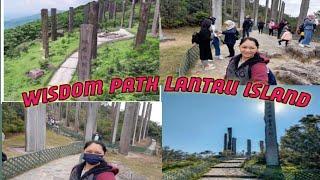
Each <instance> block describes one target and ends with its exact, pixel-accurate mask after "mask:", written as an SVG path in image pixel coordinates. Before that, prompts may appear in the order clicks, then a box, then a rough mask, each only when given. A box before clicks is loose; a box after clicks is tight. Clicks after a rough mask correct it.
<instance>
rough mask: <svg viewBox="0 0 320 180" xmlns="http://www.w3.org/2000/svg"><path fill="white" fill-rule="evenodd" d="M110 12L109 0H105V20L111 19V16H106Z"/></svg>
mask: <svg viewBox="0 0 320 180" xmlns="http://www.w3.org/2000/svg"><path fill="white" fill-rule="evenodd" d="M108 10H109V0H105V1H104V13H103V16H104V19H105V20H107V19H109V16H108V17H107V16H106V14H107V13H106V12H108Z"/></svg>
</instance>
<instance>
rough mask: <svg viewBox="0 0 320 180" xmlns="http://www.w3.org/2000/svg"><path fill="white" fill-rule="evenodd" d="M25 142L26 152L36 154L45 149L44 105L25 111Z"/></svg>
mask: <svg viewBox="0 0 320 180" xmlns="http://www.w3.org/2000/svg"><path fill="white" fill-rule="evenodd" d="M24 117H25V128H26V129H25V131H26V135H25V141H26V152H36V151H40V150H43V149H45V144H46V117H47V112H46V105H44V104H39V105H37V106H33V107H29V108H27V109H25V116H24Z"/></svg>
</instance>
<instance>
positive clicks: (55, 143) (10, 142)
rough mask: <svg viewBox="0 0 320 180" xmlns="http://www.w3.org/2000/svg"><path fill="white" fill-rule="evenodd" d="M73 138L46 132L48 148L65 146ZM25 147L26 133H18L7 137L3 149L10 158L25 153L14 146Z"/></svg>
mask: <svg viewBox="0 0 320 180" xmlns="http://www.w3.org/2000/svg"><path fill="white" fill-rule="evenodd" d="M72 142H73V140H72V139H70V138H68V137H65V136H61V135H58V134H56V133H54V132H53V131H50V130H47V134H46V148H53V147H59V146H65V145H68V144H70V143H72ZM24 147H25V134H17V135H12V136H9V137H7V138H6V139H5V141H4V143H3V144H2V150H3V151H4V152H5V153H6V154H7V156H8V158H10V157H15V156H19V155H23V152H19V151H15V150H13V148H19V149H20V148H24Z"/></svg>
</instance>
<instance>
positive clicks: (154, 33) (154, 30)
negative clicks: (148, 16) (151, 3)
mask: <svg viewBox="0 0 320 180" xmlns="http://www.w3.org/2000/svg"><path fill="white" fill-rule="evenodd" d="M159 12H160V0H156V6H155V9H154V15H153V23H152V30H151V32H152V36H153V37H156V36H157V29H158V28H157V27H158V22H159Z"/></svg>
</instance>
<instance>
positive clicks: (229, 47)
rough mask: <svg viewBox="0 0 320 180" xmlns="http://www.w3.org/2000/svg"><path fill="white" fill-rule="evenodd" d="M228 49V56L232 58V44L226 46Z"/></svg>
mask: <svg viewBox="0 0 320 180" xmlns="http://www.w3.org/2000/svg"><path fill="white" fill-rule="evenodd" d="M227 46H228V49H229V56H230V57H233V56H234V44H227Z"/></svg>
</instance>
